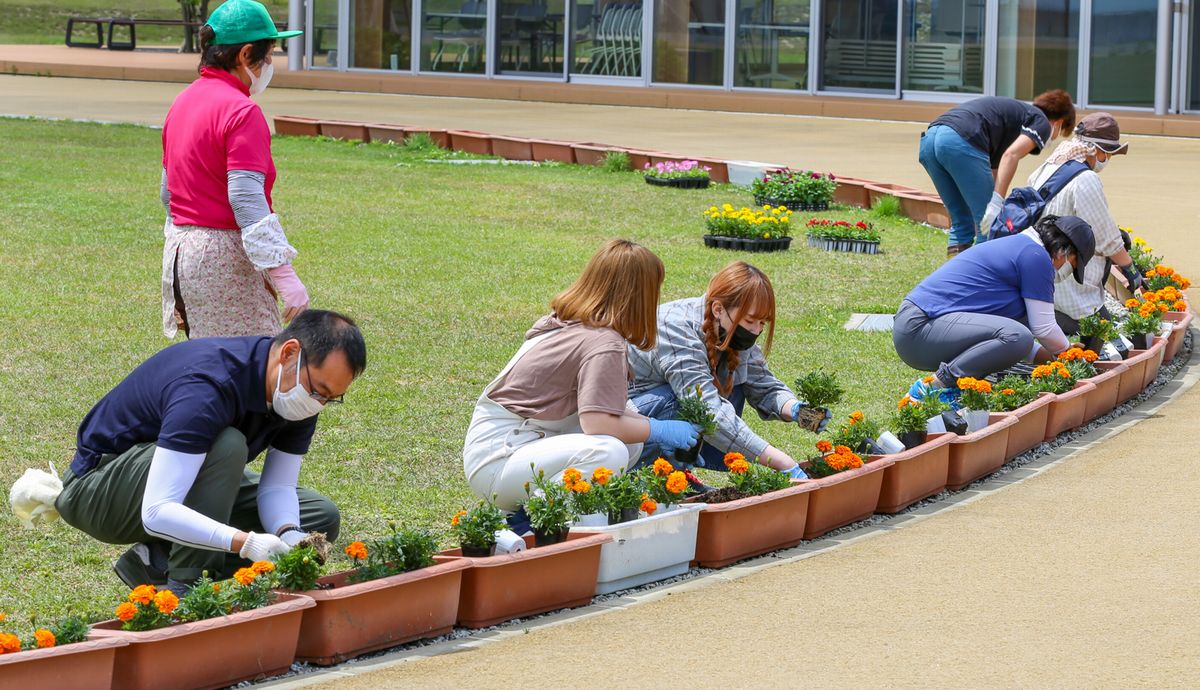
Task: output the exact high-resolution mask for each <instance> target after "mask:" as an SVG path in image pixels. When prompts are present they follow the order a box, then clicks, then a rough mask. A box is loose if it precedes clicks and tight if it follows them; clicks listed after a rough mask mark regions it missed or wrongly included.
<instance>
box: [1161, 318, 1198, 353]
mask: <svg viewBox="0 0 1200 690" xmlns="http://www.w3.org/2000/svg"><path fill="white" fill-rule="evenodd" d="M1193 318H1194V315H1193V314H1192V312H1190V311H1169V312H1167V313H1166V314H1163V321H1164V322H1169V323H1171V334H1170V335H1169V336H1167V350H1166V352H1165V353H1164V354H1163V361H1166V362H1169V361H1171V360H1173V359H1175V355H1177V354H1179V350H1181V349H1182V348H1183V336H1184V335H1185V334H1186V333H1187V329H1188V327H1190V326H1191V325H1192V319H1193Z"/></svg>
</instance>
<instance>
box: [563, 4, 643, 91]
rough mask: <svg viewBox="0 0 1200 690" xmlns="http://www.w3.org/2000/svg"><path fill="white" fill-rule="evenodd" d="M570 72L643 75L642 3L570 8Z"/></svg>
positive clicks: (574, 6) (615, 75)
mask: <svg viewBox="0 0 1200 690" xmlns="http://www.w3.org/2000/svg"><path fill="white" fill-rule="evenodd" d="M571 16H572V17H573V19H572V22H571V24H572V25H573V26H572V30H573V32H574V36H575V40H574V46H575V47H574V57H573V58H572V63H571V72H573V73H575V74H588V75H596V76H604V77H640V76H642V3H641V2H640V1H639V2H619V1H617V0H590V1H588V2H576V3H575V4H574V5H573V6H572V9H571Z"/></svg>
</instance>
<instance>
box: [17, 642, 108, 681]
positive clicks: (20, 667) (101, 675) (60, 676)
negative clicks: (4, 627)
mask: <svg viewBox="0 0 1200 690" xmlns="http://www.w3.org/2000/svg"><path fill="white" fill-rule="evenodd" d="M127 644H129V643H128V642H126V641H125V640H121V639H118V638H115V637H110V638H106V639H103V640H87V641H85V642H77V643H75V644H65V645H63V646H61V647H51V648H49V649H29V650H26V651H23V652H17V653H16V654H0V687H3V688H12V689H13V690H16V689H17V688H29V689H30V690H33V689H35V688H70V690H108V689H109V688H111V687H113V661H114V659H115V658H116V651H117V648H118V647H124V646H125V645H127Z"/></svg>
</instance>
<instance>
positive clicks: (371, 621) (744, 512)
mask: <svg viewBox="0 0 1200 690" xmlns="http://www.w3.org/2000/svg"><path fill="white" fill-rule="evenodd" d="M1166 321H1168V322H1170V323H1171V330H1170V333H1169V335H1167V336H1166V337H1163V338H1158V339H1156V340H1155V341H1154V343H1153V345H1152V346H1151V347H1150V348H1149V349H1147V350H1133V351H1131V353H1130V357H1129V358H1128V359H1126V360H1124V361H1120V362H1097V363H1096V366H1097V368H1098V369H1099V370H1100V373H1099V374H1098V375H1097V376H1095V377H1094V378H1091V379H1086V380H1082V381H1079V382H1078V383H1077V384H1076V386H1075V388H1074V389H1073V390H1070V391H1068V392H1067V393H1064V394H1059V395H1056V394H1053V393H1042V394H1041V395H1040V396H1039V397H1038V398H1037V399H1035V400H1034V401H1032V402H1030V403H1029V404H1027V405H1025V406H1024V407H1021V408H1018V409H1016V410H1013V411H1011V412H1004V413H993V414H991V415H990V417H989V420H988V424H987V425H986V426H985V427H984V428H982V429H980V430H978V431H975V432H973V433H968V434H965V435H962V436H957V435H954V434H952V433H931V434H928V435H927V438H926V440H925V441H924V442H923V443H920V444H919V445H917V446H915V447H913V448H910V449H908V450H905V451H903V452H900V453H896V454H892V455H872V456H868V458H867V459H866V462H865V464H864V465H863V466H862V467H860V468H858V469H853V470H849V471H845V472H840V473H838V474H834V475H832V476H829V477H825V478H822V479H815V480H808V481H801V482H797V483H794V484H793V485H792V486H789V487H787V488H784V489H780V490H778V491H774V492H771V493H768V494H763V495H760V496H752V497H749V498H742V499H738V500H734V501H730V502H727V503H719V504H705V503H702V502H690V503H683V504H680V505H676V506H670V507H667V508H665V509H664V510H662V511H660V512H658V513H656V514H654V515H651V516H648V517H641V518H639V519H636V520H632V521H629V522H623V523H619V524H615V525H601V526H582V525H577V526H576V527H574V528H572V530H571V532H570V535H569V536H568V538H567V540H566V541H563V542H561V543H558V544H552V545H549V546H540V547H535V545H534V541H533V537H532V536H530V537H527V538H526V543H527V545H528V547H529V548H527V549H526V550H524V551H520V552H517V553H514V554H505V555H497V556H487V557H465V556H463V555H462V554H461V551H460V550H458V549H453V550H448V551H443V552H441V553H440V554H439V555H437V556H436V557H435V559H434V560H435V564H434V565H432V566H429V567H427V568H423V569H420V570H416V571H412V572H407V573H402V574H400V575H394V576H391V577H386V578H383V579H379V580H371V581H367V582H362V583H357V584H350V583H349V582H348V577H349V575H350V572H351V571H343V572H339V573H333V574H330V575H327V576H325V577H323V578H321V580H319V586H320V587H324V589H316V590H312V591H308V592H301V593H294V592H288V593H280V595H279V597H278V599H277V600H276V602H275V603H273V604H271V605H268V606H266V607H264V608H261V609H255V610H251V611H245V612H241V613H235V614H232V615H229V616H225V617H222V618H215V619H210V620H205V621H200V622H196V623H185V624H181V625H176V626H172V627H168V628H162V629H158V630H152V631H148V632H125V631H122V630H120V629H119V626H120V623H119V621H116V620H113V621H106V622H103V623H98V624H95V625H93V626H92V630H91V633H90V635H89V636H88V641H86V642H82V643H79V644H74V645H66V646H63V647H56V648H51V649H37V650H31V651H26V652H20V653H17V654H6V655H0V687H5V688H8V687H13V688H16V687H70V688H110V687H116V688H122V689H134V690H136V689H138V688H158V687H163V684H162V678H163V676H162V674H163V673H164V669H170V673H171V677H172V683H171V685H172V687H175V688H218V687H224V686H227V685H231V684H234V683H237V682H240V681H243V680H251V679H261V678H265V677H269V676H272V675H279V674H282V673H285V672H286V671H287V670H288V668H289V666H290V665H291V664H292V663H293V661H302V662H308V663H314V664H319V665H329V664H335V663H339V662H341V661H345V660H347V659H351V658H354V657H356V656H359V655H361V654H365V653H368V652H372V651H377V650H381V649H386V648H390V647H395V646H397V645H401V644H405V643H407V642H412V641H414V640H419V639H426V638H432V637H437V636H440V635H444V634H446V633H447V632H449V631H450V630H451V629H452V628H454V627H456V626H458V627H464V628H482V627H487V626H491V625H496V624H498V623H503V622H505V621H508V620H512V619H514V618H523V617H526V616H531V615H536V614H539V613H544V612H547V611H553V610H558V609H563V608H571V607H577V606H583V605H586V604H588V603H589V602H591V600H592V597H593V596H594V595H596V594H604V593H608V592H614V591H617V590H621V589H626V588H629V587H635V586H638V585H643V584H647V583H651V582H655V581H659V580H663V579H666V578H670V577H673V576H676V575H679V574H682V573H685V572H687V570H688V569H689V568H690V567H692V566H693V565H699V566H702V567H709V568H721V567H725V566H727V565H730V564H732V563H736V562H738V561H741V560H745V559H747V558H752V557H754V556H758V555H761V554H764V553H768V552H771V551H776V550H779V549H785V548H789V547H792V546H795V545H797V544H799V543H800V542H801V541H804V540H809V539H815V538H817V537H820V536H821V535H824V534H826V533H827V532H829V531H831V530H834V529H837V528H839V527H843V526H845V525H849V524H851V523H854V522H857V521H860V520H863V519H865V518H867V517H869V516H870V515H872V514H874V513H882V514H888V513H896V512H898V511H901V510H903V509H905V508H907V507H908V506H910V505H912V504H914V503H916V502H917V501H920V500H923V499H925V498H928V497H929V496H933V495H935V494H937V493H940V492H941V491H944V490H958V489H961V488H963V487H964V486H966V485H968V484H970V483H971V482H973V481H975V480H976V479H979V478H981V477H984V476H987V475H988V474H991V473H992V472H995V471H996V470H998V469H1000V467H1002V466H1003V465H1004V464H1005V463H1006V462H1008V461H1009V460H1011V459H1012V458H1014V457H1016V456H1018V455H1020V454H1022V453H1024V452H1026V451H1028V450H1030V449H1032V448H1034V447H1035V446H1037V445H1038V444H1040V443H1042V442H1044V441H1049V440H1052V439H1054V438H1055V437H1056V436H1058V435H1059V434H1062V433H1064V432H1068V431H1071V430H1074V429H1077V428H1079V427H1080V426H1082V425H1084V424H1087V423H1088V422H1090V421H1092V420H1094V419H1096V418H1098V417H1100V416H1102V415H1104V414H1107V413H1108V412H1110V411H1112V410H1113V409H1114V408H1115V407H1116V406H1117V405H1119V404H1121V403H1123V402H1126V401H1128V400H1130V399H1131V398H1133V397H1135V396H1137V395H1138V394H1139V393H1140V392H1141V391H1142V390H1144V389H1145V388H1146V387H1147V386H1148V385H1150V383H1151V382H1153V381H1154V379H1155V377H1156V376H1157V375H1158V371H1159V368H1160V366H1161V365H1162V364H1163V363H1164V362H1166V361H1170V360H1171V359H1172V358H1174V357H1175V356H1176V354H1177V353H1178V352H1179V350H1180V348H1181V347H1182V345H1183V339H1184V334H1185V332H1186V330H1187V328H1188V327H1189V325H1190V323H1191V321H1192V314H1191V313H1190V312H1170V313H1168V314H1167V315H1166ZM699 498H700V499H701V500H702V499H703V497H702V496H701V497H699ZM198 649H219V650H220V660H219V661H216V660H214V658H213V657H212V656H210V655H207V654H204V653H197V650H198Z"/></svg>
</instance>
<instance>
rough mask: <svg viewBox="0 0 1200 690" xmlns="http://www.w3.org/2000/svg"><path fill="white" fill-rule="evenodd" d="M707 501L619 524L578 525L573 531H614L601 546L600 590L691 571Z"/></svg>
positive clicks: (638, 583) (602, 591) (673, 507)
mask: <svg viewBox="0 0 1200 690" xmlns="http://www.w3.org/2000/svg"><path fill="white" fill-rule="evenodd" d="M702 510H704V504H703V503H688V504H686V505H677V506H671V507H669V508H666V509H664V510H662V511H660V512H658V513H655V514H654V515H651V516H649V517H644V518H638V519H637V520H632V521H630V522H622V523H620V524H616V525H604V526H585V525H576V526H575V527H572V528H571V531H572V532H593V533H603V534H611V535H612V537H613V540H612V541H611V542H608V543H607V544H605V545H604V546H602V547H600V572H599V574H598V576H597V578H596V594H608V593H609V592H615V591H617V590H619V589H628V588H630V587H637V586H639V585H644V584H646V583H649V582H657V581H659V580H665V579H667V578H669V577H674V576H676V575H682V574H683V573H686V572H687V571H688V567H689V566H690V564H691V562H692V559H693V558H695V557H696V531H697V530H698V528H699V525H700V511H702Z"/></svg>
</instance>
